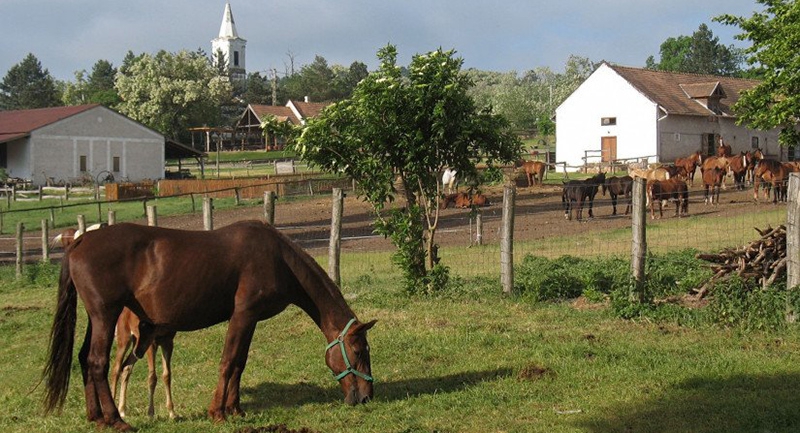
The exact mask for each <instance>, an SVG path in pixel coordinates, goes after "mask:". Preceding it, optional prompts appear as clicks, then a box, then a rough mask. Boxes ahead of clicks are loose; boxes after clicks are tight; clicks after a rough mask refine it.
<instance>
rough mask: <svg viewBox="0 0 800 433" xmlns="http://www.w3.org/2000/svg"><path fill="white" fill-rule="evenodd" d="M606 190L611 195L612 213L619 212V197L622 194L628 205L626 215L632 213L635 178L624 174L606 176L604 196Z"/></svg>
mask: <svg viewBox="0 0 800 433" xmlns="http://www.w3.org/2000/svg"><path fill="white" fill-rule="evenodd" d="M606 191H608V195H610V196H611V206H612V209H613V211H612V212H611V215H616V214H617V197H619V196H622V197H624V198H625V201H626V203H627V205H626V206H625V215H627V214H628V213H630V211H631V192H632V191H633V178H632V177H630V176H622V177H616V176H611V177H609V178H606V182H605V183H604V184H603V196H605V195H606Z"/></svg>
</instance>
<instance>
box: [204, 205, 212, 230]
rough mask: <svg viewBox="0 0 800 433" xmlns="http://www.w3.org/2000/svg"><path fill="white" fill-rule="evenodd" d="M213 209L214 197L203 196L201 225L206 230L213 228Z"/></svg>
mask: <svg viewBox="0 0 800 433" xmlns="http://www.w3.org/2000/svg"><path fill="white" fill-rule="evenodd" d="M213 209H214V199H213V198H211V197H203V227H204V228H205V229H206V230H214V216H213V215H212V211H213Z"/></svg>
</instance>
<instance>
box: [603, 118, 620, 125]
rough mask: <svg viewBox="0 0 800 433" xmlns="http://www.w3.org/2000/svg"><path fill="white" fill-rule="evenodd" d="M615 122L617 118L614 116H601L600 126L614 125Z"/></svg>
mask: <svg viewBox="0 0 800 433" xmlns="http://www.w3.org/2000/svg"><path fill="white" fill-rule="evenodd" d="M616 124H617V118H616V117H603V118H601V119H600V125H601V126H611V125H616Z"/></svg>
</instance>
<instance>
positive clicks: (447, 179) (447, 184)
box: [442, 168, 456, 194]
mask: <svg viewBox="0 0 800 433" xmlns="http://www.w3.org/2000/svg"><path fill="white" fill-rule="evenodd" d="M455 186H456V171H455V170H453V169H451V168H446V169H444V174H442V190H443V191H444V193H445V194H452V193H454V192H455V190H456V188H455Z"/></svg>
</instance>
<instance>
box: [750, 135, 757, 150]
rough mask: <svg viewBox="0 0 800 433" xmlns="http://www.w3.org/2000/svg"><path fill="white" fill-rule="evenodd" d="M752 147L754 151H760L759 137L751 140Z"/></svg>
mask: <svg viewBox="0 0 800 433" xmlns="http://www.w3.org/2000/svg"><path fill="white" fill-rule="evenodd" d="M750 147H752V148H753V149H758V137H752V138H750Z"/></svg>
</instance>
